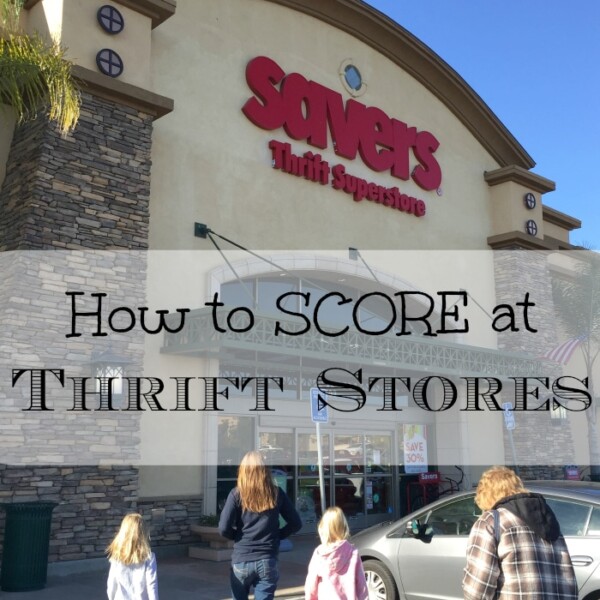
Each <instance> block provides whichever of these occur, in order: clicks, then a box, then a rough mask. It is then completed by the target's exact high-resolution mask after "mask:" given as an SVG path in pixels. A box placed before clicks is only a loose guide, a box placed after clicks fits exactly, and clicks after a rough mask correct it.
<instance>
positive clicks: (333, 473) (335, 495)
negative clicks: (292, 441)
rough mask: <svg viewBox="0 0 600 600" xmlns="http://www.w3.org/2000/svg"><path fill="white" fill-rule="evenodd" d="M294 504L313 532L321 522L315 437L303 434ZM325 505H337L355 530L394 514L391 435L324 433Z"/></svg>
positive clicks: (299, 436)
mask: <svg viewBox="0 0 600 600" xmlns="http://www.w3.org/2000/svg"><path fill="white" fill-rule="evenodd" d="M297 447H298V483H297V490H298V494H297V497H296V506H297V508H298V511H299V512H300V515H301V517H302V522H303V524H304V527H303V532H305V533H308V532H310V531H313V530H314V529H315V528H316V525H317V524H318V521H319V519H320V518H321V493H320V488H319V467H318V459H317V436H316V433H314V432H313V433H308V432H307V433H305V432H299V433H298V434H297ZM321 449H322V454H323V476H324V488H325V507H329V506H333V505H335V506H339V507H340V508H341V509H342V510H343V511H344V514H345V515H346V518H347V519H348V523H349V525H350V528H351V530H353V531H355V530H358V529H362V528H364V527H367V526H369V525H373V524H375V523H378V522H380V521H383V520H386V519H390V518H392V516H393V512H394V510H393V506H394V504H393V503H394V498H393V469H392V462H391V461H392V435H391V434H390V433H387V434H367V435H365V434H363V433H352V432H349V433H322V434H321Z"/></svg>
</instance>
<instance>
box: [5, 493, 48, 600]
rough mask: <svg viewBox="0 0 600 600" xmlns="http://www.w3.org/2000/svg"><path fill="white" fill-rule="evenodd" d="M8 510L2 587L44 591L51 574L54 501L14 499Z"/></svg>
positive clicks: (6, 590)
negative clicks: (16, 500)
mask: <svg viewBox="0 0 600 600" xmlns="http://www.w3.org/2000/svg"><path fill="white" fill-rule="evenodd" d="M0 506H1V507H2V508H3V509H4V510H5V511H6V523H5V528H4V547H3V550H2V570H1V572H0V589H2V590H3V591H5V592H24V591H27V590H41V589H42V588H43V587H44V586H45V585H46V577H47V575H48V548H49V545H50V525H51V521H52V510H53V509H54V507H55V506H56V503H54V502H13V503H4V504H1V505H0Z"/></svg>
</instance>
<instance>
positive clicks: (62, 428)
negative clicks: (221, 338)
mask: <svg viewBox="0 0 600 600" xmlns="http://www.w3.org/2000/svg"><path fill="white" fill-rule="evenodd" d="M83 99H84V104H83V110H82V113H81V119H80V121H79V124H78V126H77V129H76V130H75V132H74V133H73V134H71V135H69V136H68V137H67V138H62V137H60V135H59V134H58V133H57V132H56V130H55V129H54V127H52V126H50V125H49V124H48V122H47V121H46V120H45V119H43V118H39V119H38V120H36V121H33V122H31V123H27V124H25V125H23V126H21V127H19V128H18V129H17V130H16V131H15V134H14V138H13V142H12V146H11V152H10V155H9V159H8V164H7V174H6V178H5V180H4V184H3V186H2V189H1V190H0V249H1V250H3V251H4V254H2V257H1V260H2V265H3V285H2V286H1V289H0V301H2V304H3V311H2V322H1V323H0V331H1V332H2V335H1V338H2V339H0V360H1V361H2V363H3V364H4V365H5V366H6V368H5V369H3V370H6V372H7V373H8V376H7V377H6V378H3V384H2V386H1V388H0V401H1V402H2V403H3V405H4V406H5V407H14V410H15V412H16V414H15V416H14V420H13V421H12V422H11V423H8V422H6V421H5V422H4V423H3V434H2V440H1V442H0V447H2V453H3V456H4V457H5V462H7V463H9V464H3V465H0V499H1V501H3V502H30V501H52V502H56V503H57V507H56V508H55V509H54V512H53V517H52V531H51V540H50V557H49V558H50V561H58V560H76V559H84V558H91V557H98V556H102V555H103V554H104V550H105V548H106V545H107V544H108V542H109V541H110V539H111V537H112V536H113V535H114V533H115V531H116V529H117V527H118V525H119V523H120V521H121V519H122V517H123V515H124V514H125V513H126V512H127V511H130V510H143V512H144V515H145V516H148V518H150V517H151V510H150V506H151V505H150V504H145V505H143V506H141V505H140V506H138V503H137V501H138V496H137V495H138V487H139V486H138V470H137V468H136V467H132V466H131V464H135V460H134V459H136V458H137V456H136V451H137V440H138V439H139V435H138V434H139V422H138V420H137V419H132V418H131V417H127V416H122V415H119V414H118V413H115V414H107V415H106V416H104V415H102V421H99V420H98V417H97V415H96V416H94V415H93V414H86V413H79V414H73V413H71V414H68V413H67V412H66V410H65V411H62V412H60V413H58V412H56V413H37V414H34V413H23V412H22V409H23V407H26V406H27V404H26V398H25V396H26V395H27V393H28V390H25V389H15V388H11V387H10V369H11V368H13V367H15V366H19V367H21V366H23V367H27V368H41V367H46V368H49V367H50V366H65V365H70V366H69V369H70V372H68V375H82V376H90V375H91V373H90V372H89V368H90V364H89V363H90V358H91V356H90V355H91V353H92V351H93V350H94V349H95V348H97V347H98V345H97V344H96V343H93V342H97V340H90V339H89V336H87V337H85V336H84V337H82V338H80V339H81V340H82V341H76V342H74V341H73V340H71V341H70V342H68V341H67V340H66V339H65V335H64V327H65V324H66V323H68V321H67V319H66V318H65V315H64V314H63V313H64V310H65V307H62V312H61V307H60V304H61V303H60V302H59V301H58V302H57V299H60V298H61V297H62V298H63V299H64V298H65V296H64V291H65V290H67V289H73V288H76V289H78V290H85V289H89V290H93V291H98V288H100V289H102V286H103V285H106V286H108V287H109V288H111V289H110V290H109V291H110V292H111V295H112V296H114V301H115V302H121V303H123V304H127V303H131V305H134V303H135V305H137V302H138V300H139V301H140V302H141V304H139V305H143V295H142V294H143V290H144V289H145V257H144V251H145V250H146V249H147V248H148V226H149V196H150V166H151V162H150V150H151V136H152V117H151V116H150V115H148V114H145V113H142V112H139V111H138V110H135V109H133V108H129V107H127V106H122V105H117V104H114V103H111V102H108V101H105V100H102V99H100V98H98V97H95V96H91V95H89V94H84V95H83ZM124 249H126V250H128V251H140V252H137V253H131V252H127V253H122V254H119V253H118V252H117V251H118V250H124ZM32 250H35V251H38V252H29V251H32ZM44 250H51V251H52V252H50V253H48V252H39V251H44ZM57 250H78V251H81V253H77V252H75V253H70V252H63V253H58V252H57V253H55V251H57ZM84 250H85V251H86V252H84ZM95 250H102V251H105V250H110V251H114V252H112V253H108V255H107V254H105V253H103V252H101V253H94V252H87V251H95ZM10 251H18V252H10ZM132 254H134V255H135V257H134V258H133V259H132V257H131V255H132ZM70 261H71V262H70ZM115 264H116V265H117V268H116V269H115V268H114V265H115ZM32 332H34V335H32ZM60 340H62V341H60ZM111 343H112V348H113V350H114V351H116V352H120V353H122V354H126V355H127V356H128V357H129V358H130V359H131V360H132V362H134V363H136V364H137V365H140V364H141V362H142V359H143V343H142V340H141V339H139V338H135V337H131V336H130V337H128V338H124V337H119V336H116V337H115V338H114V339H111ZM86 365H87V367H86ZM6 380H7V381H6ZM20 387H26V386H20ZM56 387H58V386H56ZM69 393H70V394H71V395H72V392H70V391H69ZM20 394H21V396H20ZM49 397H50V398H51V401H52V402H53V404H54V406H55V407H60V406H61V403H62V406H63V408H64V406H65V403H67V402H68V395H67V394H66V393H62V395H61V394H60V393H55V394H53V393H50V392H49ZM24 414H25V415H26V416H27V417H28V419H25V420H24V419H23V415H24ZM30 438H31V439H35V441H36V443H37V444H38V446H39V447H36V448H34V447H33V446H34V445H35V444H31V443H30ZM68 444H71V446H70V447H69V446H68ZM119 450H122V452H121V453H120V454H121V456H122V458H123V459H124V460H122V461H120V462H119V461H113V460H110V459H109V460H108V461H106V464H107V466H99V465H102V464H105V463H103V461H102V460H99V458H98V457H102V456H103V453H106V454H107V455H108V456H111V457H114V456H117V451H119ZM69 451H70V452H72V454H71V458H73V456H74V457H76V462H77V464H76V465H73V464H71V463H70V462H69V460H68V459H69ZM19 453H20V454H19ZM46 454H47V455H48V456H49V457H50V458H49V459H48V463H47V464H46V465H44V461H43V460H41V459H40V456H44V455H46ZM8 457H10V459H9V458H8ZM28 457H31V464H28V463H27V459H28ZM128 460H130V461H131V464H127V462H128ZM199 504H200V505H201V503H199V502H198V501H196V502H192V503H190V504H189V505H188V504H182V505H178V504H176V503H174V506H171V505H169V504H168V503H163V504H162V505H164V506H166V507H167V511H166V519H165V524H164V526H163V533H162V535H160V536H158V537H157V538H156V539H155V540H154V543H155V544H160V543H174V542H179V541H181V537H182V536H186V535H188V531H187V530H188V529H189V525H190V524H191V522H193V521H189V520H188V521H187V523H186V525H185V526H184V525H183V523H184V521H185V520H186V519H193V518H195V516H196V515H197V514H199V509H198V505H199ZM146 513H148V515H146ZM3 530H4V517H0V538H1V537H2V532H3ZM0 541H1V540H0ZM0 545H1V544H0Z"/></svg>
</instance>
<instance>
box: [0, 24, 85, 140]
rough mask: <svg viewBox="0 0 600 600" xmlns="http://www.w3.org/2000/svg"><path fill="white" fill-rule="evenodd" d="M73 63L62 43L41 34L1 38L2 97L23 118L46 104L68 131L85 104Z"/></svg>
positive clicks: (64, 132)
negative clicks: (50, 41)
mask: <svg viewBox="0 0 600 600" xmlns="http://www.w3.org/2000/svg"><path fill="white" fill-rule="evenodd" d="M71 66H72V65H71V63H70V62H69V61H68V60H66V59H65V57H64V51H63V50H62V49H61V48H60V46H59V45H58V44H56V43H48V42H45V41H44V40H43V39H42V38H41V37H40V36H38V35H33V36H29V35H24V34H9V35H8V36H7V37H5V38H3V39H2V38H0V100H1V101H2V102H4V103H6V104H9V105H11V106H12V107H13V109H14V110H15V112H16V115H17V119H18V121H19V122H23V121H26V120H28V119H31V118H34V117H35V116H36V115H37V114H38V112H39V111H40V110H41V109H42V108H45V109H46V110H47V114H48V117H49V118H50V119H51V120H52V121H55V122H56V123H57V124H58V126H59V129H60V131H61V133H62V134H63V135H66V134H67V133H68V132H69V131H71V130H72V129H73V128H74V127H75V125H76V124H77V120H78V119H79V112H80V106H81V96H80V93H79V89H78V87H77V85H76V83H75V81H74V80H73V78H72V75H71Z"/></svg>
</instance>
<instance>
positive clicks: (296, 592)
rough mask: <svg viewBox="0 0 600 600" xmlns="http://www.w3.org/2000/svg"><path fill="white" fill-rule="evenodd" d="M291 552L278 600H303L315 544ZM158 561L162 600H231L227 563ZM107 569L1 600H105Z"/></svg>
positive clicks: (283, 561)
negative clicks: (284, 599) (305, 581)
mask: <svg viewBox="0 0 600 600" xmlns="http://www.w3.org/2000/svg"><path fill="white" fill-rule="evenodd" d="M291 541H292V544H293V548H292V550H290V551H288V552H280V554H279V570H280V573H281V576H280V580H279V586H278V590H277V594H276V597H277V598H286V599H288V600H292V599H298V600H299V599H300V598H302V599H304V587H303V586H304V579H305V577H306V571H307V568H308V562H309V560H310V557H311V555H312V552H313V550H314V548H315V547H316V546H317V544H318V541H317V538H316V536H314V535H304V536H293V537H292V538H291ZM157 554H158V558H157V562H158V586H159V594H160V598H161V600H192V598H193V599H194V600H201V599H205V600H230V598H231V593H230V591H229V566H230V563H229V562H212V561H206V560H198V559H195V558H188V557H183V556H181V557H169V558H161V556H160V552H157ZM107 574H108V567H105V568H102V569H95V570H93V571H90V572H85V573H78V574H74V575H49V576H48V583H47V584H46V587H45V588H44V589H43V590H39V591H36V592H0V597H1V598H2V600H106V577H107Z"/></svg>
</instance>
